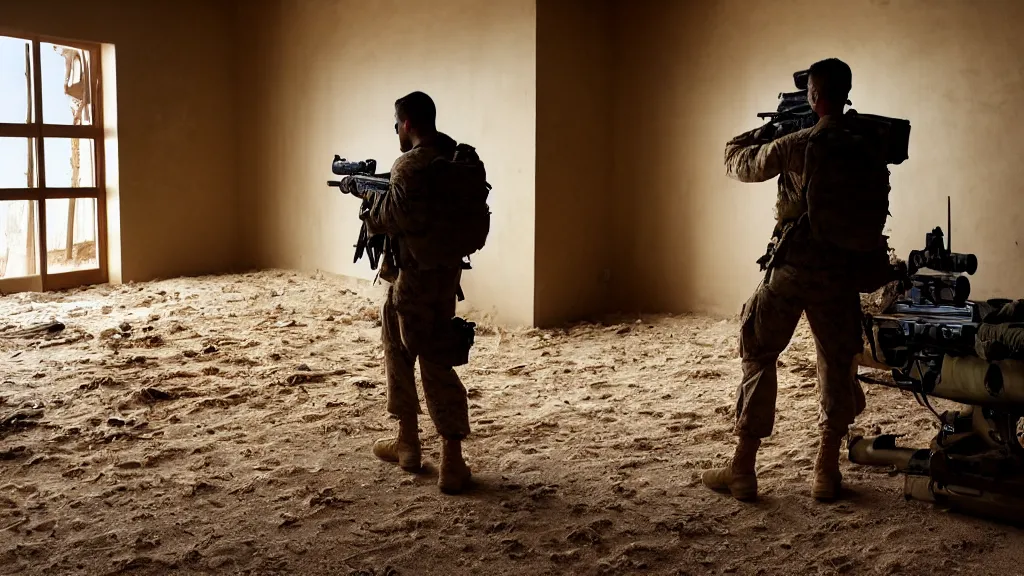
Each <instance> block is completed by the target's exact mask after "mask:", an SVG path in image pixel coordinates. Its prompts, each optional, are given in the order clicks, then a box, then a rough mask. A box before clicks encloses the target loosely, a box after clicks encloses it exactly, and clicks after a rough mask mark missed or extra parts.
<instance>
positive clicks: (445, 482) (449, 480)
mask: <svg viewBox="0 0 1024 576" xmlns="http://www.w3.org/2000/svg"><path fill="white" fill-rule="evenodd" d="M471 477H472V473H471V472H470V470H469V466H467V465H466V461H465V460H463V459H462V441H461V440H444V447H443V448H442V450H441V471H440V473H439V474H438V478H437V487H438V488H440V489H441V492H444V493H445V494H459V493H461V492H462V491H463V490H465V489H466V488H468V487H469V480H470V478H471Z"/></svg>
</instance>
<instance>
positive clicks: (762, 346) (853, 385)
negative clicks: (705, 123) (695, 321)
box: [725, 129, 864, 438]
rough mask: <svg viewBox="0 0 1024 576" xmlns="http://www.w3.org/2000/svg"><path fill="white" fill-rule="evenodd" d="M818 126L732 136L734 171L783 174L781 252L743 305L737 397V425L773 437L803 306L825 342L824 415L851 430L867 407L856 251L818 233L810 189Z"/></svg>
mask: <svg viewBox="0 0 1024 576" xmlns="http://www.w3.org/2000/svg"><path fill="white" fill-rule="evenodd" d="M811 131H812V129H807V130H801V131H799V132H795V133H793V134H789V135H786V136H783V137H781V138H778V139H777V140H775V141H773V142H771V143H759V142H757V141H756V139H755V137H754V133H755V132H756V131H751V132H747V133H745V134H741V135H740V136H737V137H736V138H734V139H733V140H731V141H729V143H728V144H726V148H725V165H726V171H727V174H728V176H729V177H730V178H733V179H736V180H739V181H741V182H764V181H767V180H769V179H771V178H774V177H776V176H778V177H779V192H778V200H777V202H776V218H777V221H778V224H777V226H776V228H775V233H774V235H773V236H774V237H773V240H772V242H773V244H775V245H776V246H779V241H780V239H781V238H785V243H784V244H783V245H782V247H783V249H782V250H781V251H780V252H779V256H777V257H776V259H775V261H774V262H773V263H772V265H771V268H770V269H769V271H768V274H767V276H766V280H765V281H764V282H762V283H761V285H760V286H758V288H757V290H756V291H755V292H754V294H753V296H751V297H750V299H749V300H748V301H747V302H746V304H745V305H744V306H743V312H742V328H741V332H740V356H741V358H742V366H743V381H742V382H741V384H740V386H739V391H738V398H737V402H736V433H737V435H740V436H747V437H752V438H765V437H767V436H769V435H771V433H772V429H773V427H774V423H775V403H776V395H777V390H778V380H777V375H776V363H777V361H778V357H779V355H780V354H781V353H782V351H783V350H784V349H785V348H786V346H787V345H788V344H789V341H790V339H791V338H792V336H793V332H794V331H795V330H796V326H797V323H798V322H799V320H800V316H801V314H802V313H805V312H806V314H807V320H808V322H809V323H810V326H811V331H812V333H813V334H814V341H815V347H816V348H817V356H818V358H817V369H818V385H819V392H820V402H821V405H820V412H819V423H820V425H821V427H822V428H830V429H832V430H835V431H837V432H840V433H845V431H846V430H847V429H848V427H849V425H850V424H852V423H853V421H854V418H855V417H856V416H857V415H858V414H860V412H861V411H863V409H864V393H863V390H862V389H861V387H860V383H859V382H858V381H857V379H856V370H857V367H856V364H855V356H856V355H857V353H859V352H861V351H862V350H863V340H862V338H863V329H862V326H861V308H860V295H859V292H858V290H857V288H855V287H854V286H855V284H854V283H853V280H854V279H853V278H851V277H850V274H851V273H850V272H849V270H850V269H851V261H850V260H849V257H848V256H847V255H845V254H843V253H842V252H840V251H838V250H836V249H829V248H827V247H824V246H822V245H821V244H819V243H816V242H814V241H813V240H812V239H811V238H810V231H809V227H808V226H807V221H806V218H803V216H804V215H805V214H806V212H807V201H806V199H805V197H804V193H803V171H804V152H805V149H806V146H807V142H808V138H809V136H810V134H811Z"/></svg>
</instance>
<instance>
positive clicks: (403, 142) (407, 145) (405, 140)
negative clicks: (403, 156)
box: [398, 134, 412, 153]
mask: <svg viewBox="0 0 1024 576" xmlns="http://www.w3.org/2000/svg"><path fill="white" fill-rule="evenodd" d="M398 146H399V148H400V149H401V150H402V152H403V153H405V152H408V151H409V150H412V139H410V138H409V137H408V136H404V135H401V134H399V135H398Z"/></svg>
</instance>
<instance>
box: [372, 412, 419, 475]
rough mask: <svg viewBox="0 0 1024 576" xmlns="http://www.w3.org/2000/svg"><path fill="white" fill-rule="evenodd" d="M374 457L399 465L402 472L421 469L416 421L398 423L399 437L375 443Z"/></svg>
mask: <svg viewBox="0 0 1024 576" xmlns="http://www.w3.org/2000/svg"><path fill="white" fill-rule="evenodd" d="M373 455H374V456H376V457H377V458H380V459H381V460H383V461H385V462H394V463H397V464H398V465H399V466H400V467H401V468H402V470H405V471H407V472H417V471H419V469H420V437H419V430H418V429H417V425H416V419H415V418H413V419H412V420H402V421H400V422H399V423H398V437H397V438H385V439H381V440H377V441H376V442H374V443H373Z"/></svg>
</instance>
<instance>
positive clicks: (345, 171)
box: [331, 154, 377, 176]
mask: <svg viewBox="0 0 1024 576" xmlns="http://www.w3.org/2000/svg"><path fill="white" fill-rule="evenodd" d="M376 171H377V161H376V160H364V161H361V162H349V161H348V160H345V159H344V158H342V157H341V156H338V155H337V154H335V156H334V162H332V163H331V172H334V173H335V174H337V175H338V176H354V175H357V174H363V175H366V176H372V175H373V174H374V172H376Z"/></svg>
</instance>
